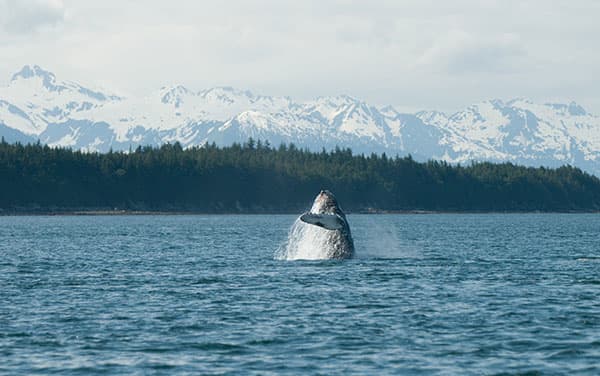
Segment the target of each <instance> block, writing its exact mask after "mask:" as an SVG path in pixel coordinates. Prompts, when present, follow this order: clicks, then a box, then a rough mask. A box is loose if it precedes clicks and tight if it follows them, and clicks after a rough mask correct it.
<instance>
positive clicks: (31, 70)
mask: <svg viewBox="0 0 600 376" xmlns="http://www.w3.org/2000/svg"><path fill="white" fill-rule="evenodd" d="M32 77H41V78H43V79H44V80H48V81H51V82H54V81H55V80H56V76H55V75H54V73H52V72H50V71H47V70H45V69H43V68H41V67H40V66H39V65H34V66H31V65H25V66H23V68H21V70H20V71H18V72H17V73H15V74H13V76H12V78H11V81H16V80H18V79H28V78H32Z"/></svg>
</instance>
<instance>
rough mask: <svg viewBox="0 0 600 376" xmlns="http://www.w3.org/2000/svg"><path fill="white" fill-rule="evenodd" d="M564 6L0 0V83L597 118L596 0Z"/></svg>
mask: <svg viewBox="0 0 600 376" xmlns="http://www.w3.org/2000/svg"><path fill="white" fill-rule="evenodd" d="M63 2H64V3H63ZM576 3H577V4H575V2H567V1H558V2H548V1H545V0H528V1H517V0H502V1H500V0H453V1H436V0H403V1H395V0H372V1H368V2H356V1H349V0H305V1H280V0H228V1H221V0H202V1H195V0H169V1H164V0H129V1H122V0H62V1H54V2H53V1H48V0H46V1H42V0H37V1H32V0H0V56H2V59H0V86H1V85H2V82H1V81H2V80H4V79H7V77H8V78H10V77H11V76H12V74H13V73H14V72H15V71H16V70H18V69H20V68H21V67H22V66H23V65H25V64H38V65H41V66H43V67H45V68H46V69H49V70H51V71H53V72H54V73H55V74H56V75H57V76H58V77H61V78H64V79H70V80H76V81H82V82H88V83H92V84H98V85H101V86H107V87H111V88H115V87H116V88H117V89H118V90H119V91H121V92H123V93H124V94H127V93H131V94H136V95H137V94H146V93H147V92H149V91H150V90H154V89H155V88H157V87H160V86H163V85H170V84H184V85H186V86H189V88H190V89H202V88H207V87H211V86H234V87H239V88H248V89H251V90H253V91H256V92H258V93H262V94H269V95H289V96H292V97H294V98H297V99H309V98H312V97H315V96H319V95H335V94H350V95H353V96H356V97H360V98H362V99H365V100H367V101H369V102H373V103H377V104H393V105H396V106H399V107H407V108H423V107H425V108H438V109H443V110H446V111H453V110H457V109H459V108H461V107H462V106H465V105H468V104H470V103H472V102H473V101H477V100H481V99H482V98H494V97H505V98H510V97H515V96H526V97H529V98H531V99H533V100H537V101H540V102H543V101H547V100H548V98H555V97H561V98H562V97H564V98H567V99H568V100H571V99H572V100H575V101H577V102H578V103H582V104H584V105H587V104H588V103H589V104H590V105H589V107H590V108H591V107H593V106H596V109H595V110H593V111H592V112H595V113H600V104H598V103H600V102H599V101H598V99H597V98H598V90H597V87H598V85H599V81H598V77H600V52H599V50H598V48H596V45H597V43H596V39H597V38H596V35H598V33H600V23H598V19H599V18H600V2H599V1H596V0H580V1H577V2H576ZM594 98H596V99H594Z"/></svg>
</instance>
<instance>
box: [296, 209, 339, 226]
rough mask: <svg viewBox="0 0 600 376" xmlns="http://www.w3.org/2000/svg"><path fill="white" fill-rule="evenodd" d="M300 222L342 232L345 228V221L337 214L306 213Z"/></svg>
mask: <svg viewBox="0 0 600 376" xmlns="http://www.w3.org/2000/svg"><path fill="white" fill-rule="evenodd" d="M300 220H301V221H302V222H304V223H308V224H311V225H315V226H319V227H323V228H325V229H327V230H340V229H342V228H343V227H344V219H343V218H342V217H340V216H339V215H337V214H313V213H304V214H302V215H301V216H300Z"/></svg>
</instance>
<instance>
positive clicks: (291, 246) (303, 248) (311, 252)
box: [275, 218, 334, 260]
mask: <svg viewBox="0 0 600 376" xmlns="http://www.w3.org/2000/svg"><path fill="white" fill-rule="evenodd" d="M330 231H331V230H325V229H323V228H320V227H317V226H313V225H309V224H306V223H304V222H302V221H301V220H300V218H298V219H296V221H295V222H294V224H293V225H292V227H291V228H290V232H289V234H288V238H287V241H286V242H285V243H284V244H282V245H281V246H280V247H279V249H278V250H277V252H276V254H275V258H276V259H278V260H323V259H329V258H331V255H332V253H333V251H334V250H333V243H332V241H331V236H330V234H329V232H330Z"/></svg>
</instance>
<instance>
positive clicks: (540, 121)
mask: <svg viewBox="0 0 600 376" xmlns="http://www.w3.org/2000/svg"><path fill="white" fill-rule="evenodd" d="M0 136H3V137H4V138H5V139H6V140H7V141H10V142H12V141H21V142H34V141H37V140H40V141H41V142H42V143H47V144H49V145H60V146H69V147H72V148H77V149H83V150H89V151H108V150H109V149H111V148H112V149H113V150H128V149H129V148H130V147H132V148H135V147H137V146H138V145H159V144H163V143H167V142H171V143H173V142H175V141H178V142H180V143H181V144H182V145H183V146H184V147H189V146H193V145H203V144H204V143H205V142H216V143H217V144H220V145H228V144H231V143H233V142H245V141H246V140H247V139H248V138H249V137H252V138H254V139H257V140H258V139H260V140H268V141H269V142H270V143H271V144H272V145H278V144H280V143H282V142H286V143H290V142H293V143H295V144H296V145H298V146H301V147H307V148H309V149H313V150H321V148H323V147H324V148H326V149H329V148H333V147H335V146H340V147H350V148H351V149H352V150H353V151H355V152H359V153H360V152H365V153H371V152H376V153H381V152H386V153H387V154H389V155H395V154H399V155H406V154H409V153H410V154H412V155H413V156H414V157H415V158H416V159H429V158H435V159H443V160H446V161H449V162H453V163H456V162H461V163H464V162H468V161H471V160H478V161H482V160H489V161H511V162H515V163H520V164H526V165H535V166H539V165H544V166H559V165H563V164H571V165H574V166H578V167H580V168H582V169H584V170H587V171H589V172H592V173H594V174H596V175H600V118H599V117H597V116H594V115H591V114H589V113H587V112H586V111H585V110H584V109H583V108H582V107H581V106H579V105H577V104H576V103H573V102H572V103H569V104H555V103H547V104H536V103H533V102H531V101H528V100H526V99H513V100H510V101H506V102H504V101H501V100H490V101H484V102H481V103H478V104H475V105H472V106H470V107H468V108H466V109H465V110H462V111H459V112H457V113H454V114H445V113H442V112H438V111H421V112H418V113H415V114H407V113H400V112H398V111H397V110H396V109H394V108H393V107H391V106H386V107H381V108H380V107H376V106H372V105H369V104H368V103H366V102H364V101H362V100H359V99H357V98H353V97H350V96H345V95H342V96H337V97H321V98H317V99H315V100H312V101H308V102H297V101H294V100H292V99H290V98H287V97H270V96H261V95H255V94H253V93H252V92H249V91H240V90H236V89H233V88H229V87H217V88H212V89H208V90H202V91H193V90H190V89H188V88H185V87H183V86H174V87H168V88H165V87H164V88H161V89H160V90H157V91H155V92H153V93H150V94H149V95H148V96H146V97H139V98H137V97H136V98H124V97H120V96H117V95H115V94H111V93H106V92H103V91H100V90H93V89H90V88H87V87H85V86H82V85H80V84H78V83H75V82H70V81H60V80H58V79H57V78H56V76H55V75H54V74H52V73H51V72H48V71H45V70H43V69H42V68H40V67H38V66H33V67H31V66H25V67H23V69H21V71H19V72H17V73H15V74H14V75H13V77H12V79H11V81H10V83H9V84H8V86H6V87H4V88H0Z"/></svg>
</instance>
